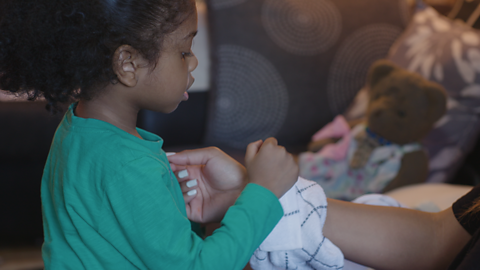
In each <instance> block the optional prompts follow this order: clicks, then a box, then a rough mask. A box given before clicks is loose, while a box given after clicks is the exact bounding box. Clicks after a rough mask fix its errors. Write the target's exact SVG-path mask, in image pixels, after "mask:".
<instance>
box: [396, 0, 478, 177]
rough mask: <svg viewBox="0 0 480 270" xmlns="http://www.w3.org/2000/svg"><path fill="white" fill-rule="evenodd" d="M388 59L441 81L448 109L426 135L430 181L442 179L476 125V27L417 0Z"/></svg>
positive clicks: (467, 147)
mask: <svg viewBox="0 0 480 270" xmlns="http://www.w3.org/2000/svg"><path fill="white" fill-rule="evenodd" d="M389 59H390V60H392V61H393V62H395V63H396V64H398V65H400V66H401V67H403V68H406V69H409V70H411V71H414V72H418V73H420V74H421V75H423V76H424V77H425V78H427V79H429V80H432V81H435V82H437V83H439V84H441V85H443V86H444V87H445V89H446V90H447V92H448V96H449V101H448V111H447V113H446V115H445V116H444V117H443V118H442V119H440V120H439V122H438V123H437V125H436V127H435V128H434V129H433V130H432V132H431V133H430V134H429V135H428V136H427V138H426V139H425V140H424V143H425V146H426V148H427V150H428V153H429V155H430V176H429V179H428V181H429V182H446V181H449V180H450V179H451V177H452V176H453V175H454V174H455V172H456V170H457V169H458V167H459V166H460V165H461V163H462V160H463V159H464V157H465V155H466V154H468V153H469V151H470V150H471V149H472V148H473V146H474V144H475V141H476V139H477V137H478V134H479V131H480V119H479V117H478V112H479V110H480V32H478V31H476V30H475V29H472V28H471V27H469V26H467V25H465V24H463V23H461V22H459V21H455V22H454V21H452V20H450V19H448V18H446V17H444V16H442V15H440V14H438V13H437V12H436V11H435V10H434V9H433V8H431V7H428V6H425V5H423V4H420V5H419V6H418V8H417V11H416V14H415V15H414V17H413V20H412V21H411V24H410V25H409V26H408V28H407V29H406V31H405V32H404V34H403V35H402V36H401V37H400V38H399V39H398V40H397V42H396V43H395V44H394V46H393V47H392V50H391V52H390V54H389Z"/></svg>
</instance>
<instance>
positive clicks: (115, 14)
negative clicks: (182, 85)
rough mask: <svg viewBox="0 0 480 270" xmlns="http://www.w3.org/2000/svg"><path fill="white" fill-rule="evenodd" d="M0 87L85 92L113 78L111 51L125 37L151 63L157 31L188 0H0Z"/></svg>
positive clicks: (187, 7)
mask: <svg viewBox="0 0 480 270" xmlns="http://www.w3.org/2000/svg"><path fill="white" fill-rule="evenodd" d="M0 2H1V3H0V89H3V90H7V91H10V92H12V93H18V94H23V93H27V94H28V97H29V99H30V100H35V99H37V98H38V97H41V96H43V97H45V99H46V100H47V101H48V104H47V109H48V110H50V111H51V112H54V113H55V112H56V111H58V110H59V109H60V106H59V104H58V103H65V102H69V101H71V100H72V99H87V100H88V99H91V98H92V97H94V96H95V94H96V92H98V90H99V89H101V88H103V87H104V86H106V85H107V84H108V83H115V82H116V75H115V73H114V72H113V67H112V57H113V54H114V53H115V50H116V49H117V48H118V47H119V46H121V45H124V44H127V45H130V46H132V47H133V48H135V49H136V50H138V51H139V53H140V54H141V55H142V56H143V57H144V58H145V59H147V60H148V61H149V63H150V65H151V67H154V66H155V64H156V61H157V59H158V58H159V56H160V52H161V45H162V43H163V37H164V36H165V35H166V34H168V33H171V32H173V31H174V30H175V29H176V28H177V27H178V26H179V25H180V24H181V23H182V22H183V21H184V20H185V19H186V18H187V17H188V15H189V14H191V13H192V12H193V11H194V5H195V2H194V1H193V0H2V1H0Z"/></svg>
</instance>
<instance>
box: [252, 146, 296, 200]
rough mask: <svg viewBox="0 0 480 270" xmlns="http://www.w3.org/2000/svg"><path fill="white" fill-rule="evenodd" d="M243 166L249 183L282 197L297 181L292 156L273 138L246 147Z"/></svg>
mask: <svg viewBox="0 0 480 270" xmlns="http://www.w3.org/2000/svg"><path fill="white" fill-rule="evenodd" d="M245 164H246V166H247V174H248V178H249V182H250V183H255V184H258V185H261V186H263V187H265V188H267V189H269V190H270V191H272V192H273V193H274V194H275V195H276V196H277V197H278V198H280V197H282V196H283V194H285V192H287V191H288V190H289V189H290V188H291V187H292V186H293V185H294V184H295V182H296V181H297V179H298V173H299V168H298V164H297V163H296V162H295V160H294V158H293V156H292V155H291V154H290V153H288V152H287V151H286V150H285V148H284V147H283V146H279V145H278V143H277V140H276V139H275V138H268V139H266V140H265V141H264V142H262V141H261V140H260V141H256V142H253V143H251V144H249V145H248V147H247V152H246V154H245Z"/></svg>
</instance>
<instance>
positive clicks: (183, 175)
mask: <svg viewBox="0 0 480 270" xmlns="http://www.w3.org/2000/svg"><path fill="white" fill-rule="evenodd" d="M187 176H188V171H187V170H183V171H180V172H178V177H180V178H185V177H187Z"/></svg>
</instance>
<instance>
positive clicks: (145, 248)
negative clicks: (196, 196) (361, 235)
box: [99, 159, 283, 270]
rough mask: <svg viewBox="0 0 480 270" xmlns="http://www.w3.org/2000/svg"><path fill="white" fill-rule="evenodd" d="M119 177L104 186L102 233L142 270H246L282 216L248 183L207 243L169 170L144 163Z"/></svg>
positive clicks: (127, 168) (126, 169)
mask: <svg viewBox="0 0 480 270" xmlns="http://www.w3.org/2000/svg"><path fill="white" fill-rule="evenodd" d="M116 175H117V177H116V179H113V180H112V181H109V182H108V184H106V185H105V202H104V207H103V208H104V211H103V213H104V215H103V216H104V217H105V218H104V219H103V221H102V223H101V225H100V227H99V233H100V234H101V235H102V236H103V237H104V238H105V239H106V240H107V241H108V242H109V243H110V244H111V245H113V246H114V247H115V248H116V249H117V250H118V251H119V252H120V253H121V254H122V255H123V256H125V257H126V259H127V260H128V261H130V262H131V263H132V264H133V265H135V266H136V267H138V268H139V269H209V270H215V269H222V270H224V269H242V268H243V267H244V266H245V265H246V264H247V262H248V260H249V259H250V257H251V255H252V254H253V252H254V251H255V249H256V248H257V247H258V246H259V245H260V244H261V242H262V241H263V240H264V239H265V238H266V237H267V236H268V234H269V233H270V231H271V230H272V229H273V228H274V227H275V225H276V224H277V222H278V221H279V220H280V218H281V217H282V215H283V210H282V207H281V205H280V203H279V201H278V199H277V198H276V196H275V195H274V194H273V193H271V192H270V191H269V190H267V189H265V188H263V187H261V186H259V185H255V184H248V185H247V187H246V188H245V189H244V191H243V192H242V194H241V196H240V197H239V198H238V199H237V201H236V203H235V205H234V206H232V207H231V208H230V209H229V210H228V211H227V213H226V215H225V217H224V219H223V221H222V223H221V227H220V228H219V229H217V230H216V231H215V232H214V233H213V235H212V236H209V237H207V238H205V239H202V238H200V237H199V236H198V235H197V234H196V233H195V232H193V231H192V229H191V224H190V221H189V220H188V219H187V217H186V216H185V214H184V213H185V210H184V209H185V205H184V201H183V197H181V192H180V190H179V188H178V186H175V185H178V183H177V182H176V181H172V180H174V179H171V178H170V174H169V172H168V170H165V169H164V168H163V167H162V166H159V164H158V163H156V162H155V161H154V160H146V159H141V160H138V161H135V162H130V163H129V164H128V165H123V166H121V169H120V170H119V171H118V173H117V174H116ZM178 193H180V194H178ZM178 196H180V198H182V199H181V200H180V201H179V200H178V199H177V200H175V198H178Z"/></svg>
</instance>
